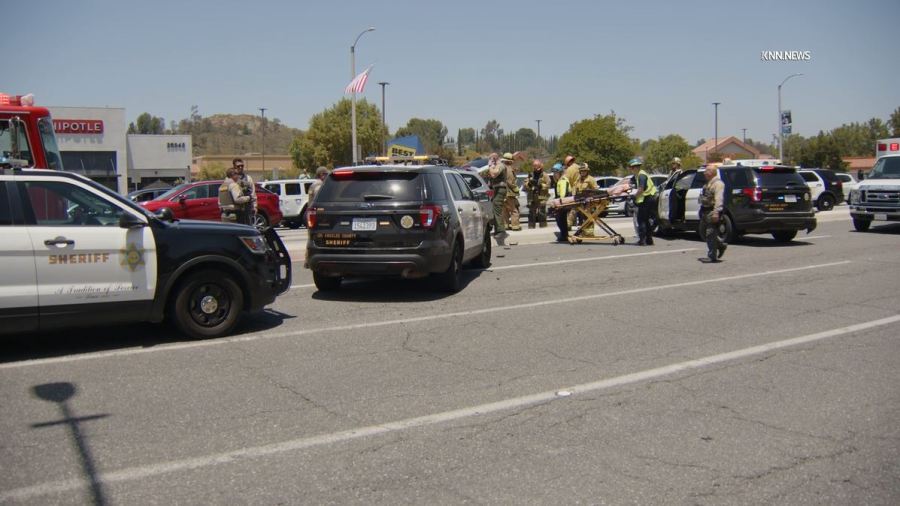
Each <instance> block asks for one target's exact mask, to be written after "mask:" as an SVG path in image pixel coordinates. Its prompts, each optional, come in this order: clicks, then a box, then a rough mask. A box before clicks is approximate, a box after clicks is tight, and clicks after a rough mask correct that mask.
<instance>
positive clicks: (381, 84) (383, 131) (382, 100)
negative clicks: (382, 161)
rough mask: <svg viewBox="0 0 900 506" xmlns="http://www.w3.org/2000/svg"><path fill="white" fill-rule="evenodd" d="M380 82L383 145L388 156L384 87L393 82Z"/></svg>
mask: <svg viewBox="0 0 900 506" xmlns="http://www.w3.org/2000/svg"><path fill="white" fill-rule="evenodd" d="M378 84H379V85H380V86H381V132H382V133H381V143H382V144H383V146H382V150H383V154H384V156H387V137H385V135H386V134H385V128H386V127H385V122H384V115H385V108H384V87H385V86H387V85H389V84H391V83H389V82H387V81H382V82H380V83H378Z"/></svg>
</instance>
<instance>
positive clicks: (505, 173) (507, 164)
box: [487, 153, 516, 246]
mask: <svg viewBox="0 0 900 506" xmlns="http://www.w3.org/2000/svg"><path fill="white" fill-rule="evenodd" d="M512 161H513V160H512V155H511V154H510V153H506V154H504V155H503V158H502V159H501V160H500V163H496V164H491V165H490V168H488V173H487V175H488V181H489V183H490V185H491V189H493V190H494V197H493V199H491V203H492V204H493V205H492V208H493V211H494V239H495V240H496V241H497V244H499V245H501V246H504V245H505V244H506V242H505V241H506V238H507V237H509V232H507V231H506V220H505V216H504V215H503V205H504V203H505V202H506V192H507V186H506V183H507V179H508V177H509V175H512V177H513V179H515V177H516V176H515V174H513V172H512Z"/></svg>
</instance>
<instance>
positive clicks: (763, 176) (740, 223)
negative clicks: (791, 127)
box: [658, 165, 816, 242]
mask: <svg viewBox="0 0 900 506" xmlns="http://www.w3.org/2000/svg"><path fill="white" fill-rule="evenodd" d="M719 177H721V178H722V181H723V182H724V183H725V212H724V216H723V220H722V221H723V224H724V227H725V234H726V239H727V240H728V241H729V242H733V241H734V240H735V239H736V238H737V237H739V236H741V235H743V234H765V233H771V234H772V237H774V238H775V240H777V241H780V242H788V241H791V240H793V239H794V237H796V236H797V231H799V230H806V231H807V233H809V232H812V231H813V230H814V229H815V228H816V216H815V213H814V211H813V209H812V200H811V197H810V191H809V188H808V187H807V186H806V183H805V182H804V180H803V178H802V177H800V175H799V174H798V173H797V170H796V169H795V168H793V167H787V166H780V165H776V166H763V167H744V166H741V165H729V166H723V167H719ZM705 184H706V176H705V175H704V173H703V170H702V169H701V170H696V169H688V170H684V171H679V172H676V173H674V174H672V176H671V177H669V179H668V181H666V183H665V184H664V185H663V186H662V187H661V188H660V194H659V206H658V211H659V232H660V233H666V232H668V231H671V230H688V231H697V232H699V233H700V235H701V236H703V233H704V231H703V230H700V226H699V225H700V203H699V197H700V193H701V190H702V189H703V185H705Z"/></svg>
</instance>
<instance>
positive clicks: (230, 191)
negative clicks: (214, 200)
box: [219, 168, 250, 223]
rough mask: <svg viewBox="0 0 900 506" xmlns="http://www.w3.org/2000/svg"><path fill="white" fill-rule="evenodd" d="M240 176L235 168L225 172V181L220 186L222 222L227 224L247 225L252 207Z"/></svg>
mask: <svg viewBox="0 0 900 506" xmlns="http://www.w3.org/2000/svg"><path fill="white" fill-rule="evenodd" d="M239 179H240V176H239V175H238V173H237V171H236V170H234V168H230V169H228V170H226V171H225V181H223V182H222V185H221V186H219V209H220V210H221V211H222V221H224V222H226V223H245V222H244V221H241V220H242V219H246V215H247V208H248V207H249V206H250V197H249V196H247V195H244V192H243V190H241V184H240V183H239V182H238V181H239Z"/></svg>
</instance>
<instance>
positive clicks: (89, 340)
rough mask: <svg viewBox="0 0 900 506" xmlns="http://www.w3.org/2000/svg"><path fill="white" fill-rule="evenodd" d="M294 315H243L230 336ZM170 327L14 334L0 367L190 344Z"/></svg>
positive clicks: (269, 312) (0, 356)
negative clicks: (27, 362)
mask: <svg viewBox="0 0 900 506" xmlns="http://www.w3.org/2000/svg"><path fill="white" fill-rule="evenodd" d="M292 318H295V316H293V315H288V314H285V313H280V312H278V311H274V310H271V309H266V310H263V311H260V312H257V313H244V315H243V316H242V318H241V321H240V323H239V324H238V325H237V327H235V329H234V330H233V331H232V332H231V333H230V334H229V335H228V336H227V337H232V336H239V335H242V334H250V333H254V332H261V331H266V330H270V329H273V328H276V327H279V326H281V324H282V323H283V322H284V321H285V320H288V319H292ZM190 341H192V340H191V339H190V338H188V337H185V336H183V335H181V334H180V333H179V332H178V331H177V330H175V329H174V328H173V327H172V326H171V325H168V324H165V323H162V324H153V323H136V324H128V325H115V326H101V327H85V328H74V329H62V330H57V331H47V332H36V333H30V334H15V335H11V336H5V337H4V338H3V346H2V347H0V363H11V362H20V361H23V360H37V359H45V358H55V357H66V356H72V355H79V354H86V353H97V352H103V351H115V350H120V349H127V348H152V347H154V346H160V345H164V344H172V343H179V342H190Z"/></svg>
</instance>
